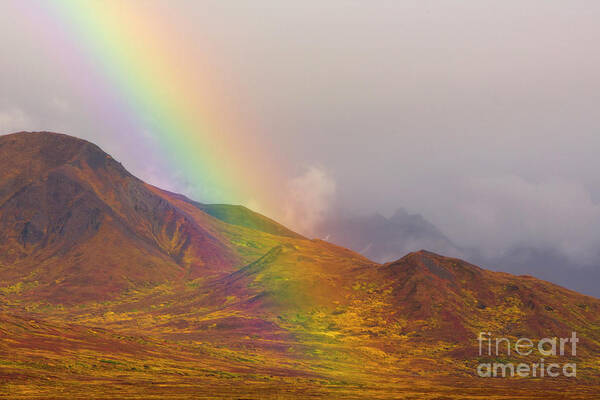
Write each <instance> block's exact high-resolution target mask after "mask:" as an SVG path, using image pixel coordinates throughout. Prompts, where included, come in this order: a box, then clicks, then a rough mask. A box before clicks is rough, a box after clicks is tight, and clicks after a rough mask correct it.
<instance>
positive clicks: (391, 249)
mask: <svg viewBox="0 0 600 400" xmlns="http://www.w3.org/2000/svg"><path fill="white" fill-rule="evenodd" d="M315 231H316V234H317V236H318V237H321V238H324V239H326V240H329V241H331V242H333V243H337V244H339V245H342V246H346V247H349V248H351V249H352V250H354V251H358V252H359V253H361V254H363V255H364V256H366V257H368V258H370V259H371V260H374V261H377V262H381V263H385V262H389V261H392V260H396V259H398V258H401V257H403V256H404V255H406V254H408V253H410V252H412V251H417V250H421V249H427V250H429V251H433V252H436V253H441V254H447V255H449V256H453V257H460V256H461V255H463V251H462V250H461V249H460V248H459V247H457V246H456V245H455V244H454V243H452V242H451V241H450V239H448V238H447V237H446V236H445V235H444V234H443V233H442V232H441V231H440V230H439V229H438V228H437V227H435V226H434V225H433V224H432V223H431V222H429V221H427V220H426V219H425V218H423V216H421V215H419V214H409V213H408V212H407V211H406V210H404V209H403V208H399V209H398V210H396V212H395V213H394V214H393V215H392V216H391V217H390V218H386V217H384V216H383V215H381V214H377V213H376V214H371V215H355V216H343V215H339V216H336V217H329V218H328V219H326V220H324V221H323V222H321V223H320V224H319V225H318V226H317V227H316V228H315Z"/></svg>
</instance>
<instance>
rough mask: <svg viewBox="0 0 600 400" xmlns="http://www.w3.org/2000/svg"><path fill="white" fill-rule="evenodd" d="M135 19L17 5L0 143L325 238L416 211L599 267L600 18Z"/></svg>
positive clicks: (497, 245)
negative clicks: (54, 139)
mask: <svg viewBox="0 0 600 400" xmlns="http://www.w3.org/2000/svg"><path fill="white" fill-rule="evenodd" d="M59 3H61V4H62V5H61V6H56V5H55V4H59ZM120 3H122V6H118V7H112V8H114V10H112V11H106V12H104V11H103V10H100V12H99V11H98V10H91V11H89V12H88V11H86V10H85V9H84V8H85V4H91V2H80V3H79V5H77V6H75V5H73V4H75V3H74V2H68V1H65V2H60V1H59V2H55V3H53V2H44V1H24V2H11V1H3V2H0V54H2V63H0V87H1V88H2V89H1V90H0V133H9V132H13V131H21V130H36V131H38V130H50V131H58V132H63V133H67V134H71V135H74V136H78V137H82V138H84V139H87V140H90V141H92V142H94V143H96V144H98V145H100V146H101V147H102V148H103V149H104V150H105V151H107V152H108V153H110V154H112V155H113V156H114V157H115V158H116V159H118V160H120V161H121V162H122V163H123V164H124V166H125V167H126V168H128V169H129V170H130V171H131V172H132V173H133V174H135V175H136V176H138V177H140V178H142V179H144V180H146V181H148V182H150V183H152V184H155V185H157V186H160V187H163V188H166V189H170V190H174V191H178V192H182V193H184V194H186V195H188V196H190V197H192V198H194V199H196V200H198V201H203V202H227V203H239V204H245V205H248V206H250V207H251V208H254V209H256V210H258V211H260V212H263V213H265V214H267V215H268V216H271V217H274V218H276V219H278V220H281V221H283V222H284V223H286V224H288V225H290V226H291V227H292V228H294V229H297V230H299V231H301V232H303V233H307V234H309V235H310V234H311V231H312V229H313V227H314V225H315V224H318V223H319V221H320V220H322V219H323V218H326V217H328V216H330V215H334V214H335V215H337V214H340V213H341V214H360V213H375V212H378V213H381V214H383V215H391V214H392V213H393V212H394V211H395V210H396V209H398V208H404V209H406V210H408V211H409V212H411V213H416V214H421V215H423V216H425V217H426V218H427V219H428V220H429V221H431V222H432V223H433V224H434V225H436V226H437V227H438V228H440V229H441V231H442V232H444V234H446V235H447V236H448V237H450V238H451V239H452V240H453V241H454V242H456V243H458V244H460V245H461V246H465V247H475V248H478V249H480V250H481V251H482V252H483V253H485V254H487V255H488V256H490V257H493V256H495V255H497V254H501V253H502V252H505V251H507V250H508V249H510V248H512V247H514V246H520V245H526V246H536V247H551V248H553V249H556V250H557V251H559V252H560V253H561V254H564V255H565V256H567V257H569V258H570V259H572V260H573V261H574V262H576V263H580V264H590V263H593V262H595V260H597V259H598V256H599V254H598V250H597V249H598V248H600V247H598V244H599V243H598V238H600V174H598V171H599V170H600V157H598V150H599V149H600V130H599V127H600V122H599V121H600V120H599V119H598V115H599V112H598V107H599V105H600V72H599V71H600V51H598V43H600V24H598V21H600V2H598V1H595V0H591V1H577V0H574V1H569V2H564V1H551V0H539V1H502V2H488V1H479V0H477V1H476V0H473V1H423V0H419V1H368V2H366V1H339V0H329V1H326V2H323V1H285V2H281V1H265V0H253V1H230V2H223V1H205V0H203V1H168V2H167V1H144V2H133V1H129V2H120ZM82 4H83V5H84V6H82ZM98 4H99V3H96V7H99V8H102V7H103V6H99V5H98ZM100 4H101V3H100ZM115 4H118V3H117V2H113V5H115ZM109 8H110V7H109ZM115 16H117V17H118V18H117V17H115ZM89 26H93V27H94V28H93V29H92V28H90V29H88V27H89ZM138 53H139V54H138ZM132 82H134V83H135V84H132ZM188 144H189V145H188ZM238 188H239V189H238Z"/></svg>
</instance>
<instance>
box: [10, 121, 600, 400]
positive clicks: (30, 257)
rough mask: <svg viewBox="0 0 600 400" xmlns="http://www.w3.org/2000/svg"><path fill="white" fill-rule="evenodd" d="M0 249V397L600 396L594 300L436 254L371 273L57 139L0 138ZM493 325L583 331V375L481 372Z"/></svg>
mask: <svg viewBox="0 0 600 400" xmlns="http://www.w3.org/2000/svg"><path fill="white" fill-rule="evenodd" d="M0 250H1V251H0V323H1V324H0V338H1V339H2V341H1V342H0V356H1V363H0V393H2V394H7V395H8V394H10V395H12V397H11V398H20V397H21V398H27V396H32V397H35V396H37V397H38V398H53V397H60V396H66V397H70V398H78V397H87V398H94V397H98V398H100V397H102V396H106V395H107V393H109V396H113V397H119V396H120V395H122V396H123V397H135V396H138V397H139V398H145V399H146V398H161V397H162V396H166V395H167V394H169V395H171V396H173V397H174V398H203V397H205V398H211V396H213V398H288V397H293V398H314V397H323V398H336V397H337V398H358V397H365V398H392V397H394V398H397V397H398V396H402V397H406V398H431V399H433V398H438V399H439V398H461V399H462V398H480V397H481V396H485V397H486V398H498V399H499V398H507V396H512V397H510V398H559V397H550V396H552V395H554V394H557V393H560V394H561V396H567V397H568V398H594V397H593V396H594V395H595V394H594V393H597V391H598V390H599V388H600V378H598V377H599V376H600V375H599V372H600V300H598V299H596V298H593V297H589V296H584V295H581V294H578V293H575V292H572V291H569V290H567V289H564V288H561V287H559V286H556V285H553V284H551V283H548V282H545V281H541V280H538V279H536V278H533V277H529V276H515V275H510V274H506V273H498V272H492V271H487V270H484V269H482V268H479V267H477V266H474V265H471V264H469V263H466V262H464V261H462V260H460V259H456V258H448V257H444V256H441V255H438V254H435V253H431V252H428V251H419V252H413V253H410V254H408V255H406V256H404V257H402V258H400V259H399V260H397V261H395V262H392V263H387V264H378V263H375V262H373V261H370V260H369V259H367V258H365V257H363V256H361V255H359V254H357V253H355V252H353V251H350V250H348V249H345V248H342V247H339V246H335V245H333V244H330V243H328V242H326V241H322V240H310V239H307V238H304V237H302V236H300V235H297V234H295V233H294V232H292V231H290V230H289V229H287V228H285V227H283V226H282V225H280V224H278V223H277V222H275V221H272V220H270V219H268V218H266V217H264V216H262V215H260V214H257V213H254V212H252V211H250V210H248V209H246V208H243V207H237V206H227V205H203V204H200V203H197V202H194V201H192V200H190V199H188V198H186V197H185V196H182V195H178V194H175V193H170V192H167V191H164V190H161V189H159V188H156V187H154V186H151V185H149V184H147V183H144V182H142V181H141V180H139V179H137V178H135V177H134V176H132V175H131V174H130V173H129V172H127V171H126V170H125V169H124V168H123V167H122V165H121V164H119V163H118V162H117V161H116V160H114V159H112V157H110V156H109V155H108V154H106V153H104V152H103V151H102V150H101V149H99V148H98V147H97V146H95V145H93V144H91V143H89V142H86V141H83V140H80V139H76V138H73V137H69V136H65V135H60V134H54V133H25V132H22V133H17V134H12V135H6V136H1V137H0ZM482 331H483V332H491V333H493V334H494V335H495V336H497V337H506V338H510V339H511V340H516V339H517V338H519V337H530V338H532V339H534V340H539V339H541V338H543V337H556V336H558V337H568V336H570V334H571V332H572V331H576V332H577V334H578V337H579V338H580V343H579V352H578V353H577V356H576V357H574V358H573V360H575V361H576V362H577V363H578V368H579V369H578V377H577V379H567V378H560V379H555V380H541V381H540V380H539V379H520V378H514V379H497V380H496V379H495V380H490V379H484V378H479V377H477V374H476V372H475V371H476V365H477V363H478V362H482V361H483V360H485V357H483V358H482V357H480V356H479V355H478V353H477V337H478V334H479V332H482ZM506 357H508V359H513V358H514V357H512V358H511V356H506ZM527 360H528V361H535V358H533V356H532V357H528V358H527ZM569 360H571V358H569ZM515 361H517V360H516V358H515ZM563 362H564V361H563ZM107 384H110V385H112V389H105V385H107ZM105 390H110V391H108V392H107V391H105ZM60 393H62V395H59V394H60Z"/></svg>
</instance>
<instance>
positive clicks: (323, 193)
mask: <svg viewBox="0 0 600 400" xmlns="http://www.w3.org/2000/svg"><path fill="white" fill-rule="evenodd" d="M335 193H336V184H335V181H334V180H333V178H332V177H331V176H330V175H329V174H328V173H327V172H326V171H325V170H324V169H323V168H321V167H318V166H310V167H308V168H306V170H305V171H304V173H303V174H302V175H300V176H298V177H296V178H294V179H292V180H290V181H289V182H288V184H287V192H286V197H285V200H284V215H283V221H284V222H285V223H286V224H287V225H288V226H290V227H291V228H293V229H295V230H296V231H298V232H300V233H302V234H304V235H308V236H310V235H313V234H314V233H315V231H314V230H315V227H316V226H317V225H318V224H319V223H320V222H321V221H323V219H324V218H325V217H326V216H327V213H328V212H329V210H330V209H331V206H332V203H333V201H334V199H335Z"/></svg>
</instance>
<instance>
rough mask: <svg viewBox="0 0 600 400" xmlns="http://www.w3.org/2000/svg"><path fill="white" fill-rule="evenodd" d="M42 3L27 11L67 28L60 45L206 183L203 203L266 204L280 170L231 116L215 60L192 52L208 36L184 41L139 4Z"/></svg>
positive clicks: (189, 174)
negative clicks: (270, 184) (213, 64)
mask: <svg viewBox="0 0 600 400" xmlns="http://www.w3.org/2000/svg"><path fill="white" fill-rule="evenodd" d="M143 4H145V5H147V3H143ZM27 7H32V5H31V3H29V5H28V6H27ZM35 7H39V8H40V9H39V10H37V11H31V9H30V10H28V12H29V13H30V14H31V13H33V12H35V13H37V12H41V13H43V14H44V18H46V23H50V24H52V25H53V28H51V29H59V30H62V32H61V33H60V34H56V35H55V36H56V37H55V43H53V45H54V46H59V47H60V46H67V45H68V46H70V47H71V48H72V49H75V54H76V55H75V57H82V58H84V60H79V61H80V64H81V63H85V65H87V66H88V67H91V68H93V69H96V72H97V73H98V75H99V76H100V82H97V83H94V85H100V86H103V87H102V88H101V89H102V91H104V92H109V93H111V95H112V96H116V97H117V98H119V99H120V102H121V105H120V106H121V107H125V108H126V110H120V112H125V113H126V114H128V115H127V119H128V120H129V121H130V122H131V124H132V126H133V128H132V130H133V131H134V132H132V133H131V134H138V135H139V136H140V140H144V135H150V137H151V138H152V139H153V140H155V141H156V142H158V144H159V146H160V148H161V149H162V150H163V151H164V152H165V154H166V156H167V158H168V160H169V162H170V163H173V164H174V165H176V166H177V167H178V168H177V169H178V170H181V171H185V175H186V179H187V180H188V181H190V182H191V183H192V184H194V185H195V186H197V187H201V188H203V189H202V193H203V197H205V198H202V199H199V200H201V201H212V202H229V203H241V204H247V203H248V201H249V200H252V201H256V202H259V203H260V202H261V200H260V199H259V198H258V197H257V194H259V193H263V192H264V191H266V190H268V189H267V182H268V181H269V180H271V181H272V180H273V179H267V178H272V174H273V173H276V172H274V171H273V168H270V166H269V165H268V164H267V161H266V158H265V157H264V156H263V154H261V151H262V152H264V150H260V148H261V147H263V144H258V143H253V140H252V139H253V138H252V135H251V133H250V132H247V131H246V130H244V129H242V128H241V127H240V126H236V124H235V121H231V119H232V118H228V117H227V113H226V112H225V108H226V101H224V99H223V97H224V96H222V95H220V93H221V92H220V90H219V87H218V85H216V84H215V82H218V80H217V79H211V75H213V76H214V75H215V73H214V72H211V66H210V64H209V63H201V62H198V61H197V60H198V58H199V57H187V56H186V55H187V53H188V50H189V49H188V48H186V46H188V45H189V41H190V40H191V41H193V42H194V43H196V42H198V40H199V41H200V42H201V41H202V38H186V40H182V37H180V36H178V35H181V32H177V30H176V29H174V28H175V27H174V26H173V21H168V19H167V18H165V17H164V16H163V15H161V13H160V10H159V9H157V8H156V7H154V8H153V7H140V3H138V2H127V1H77V0H63V1H56V2H48V3H42V4H39V5H37V6H35ZM56 41H58V42H56ZM66 41H70V43H68V44H67V43H65V42H66ZM194 50H195V51H198V47H195V48H194ZM194 60H195V61H194ZM75 73H76V72H75ZM141 132H143V133H144V134H141Z"/></svg>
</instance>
